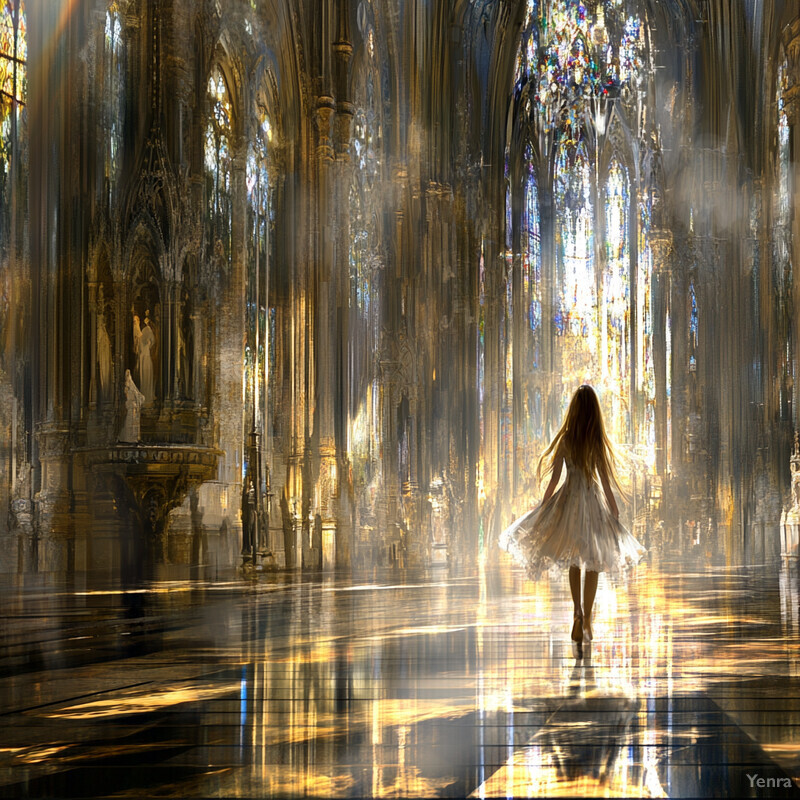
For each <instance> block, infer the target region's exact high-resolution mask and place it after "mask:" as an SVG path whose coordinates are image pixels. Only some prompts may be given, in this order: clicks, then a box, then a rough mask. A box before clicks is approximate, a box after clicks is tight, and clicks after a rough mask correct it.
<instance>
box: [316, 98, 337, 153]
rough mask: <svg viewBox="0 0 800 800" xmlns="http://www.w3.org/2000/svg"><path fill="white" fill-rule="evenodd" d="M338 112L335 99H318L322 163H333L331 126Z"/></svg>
mask: <svg viewBox="0 0 800 800" xmlns="http://www.w3.org/2000/svg"><path fill="white" fill-rule="evenodd" d="M335 111H336V103H335V102H334V99H333V98H332V97H330V96H328V95H322V96H320V97H319V98H317V120H316V121H317V156H318V157H319V158H320V160H322V161H333V158H334V151H333V140H332V130H331V124H332V121H333V115H334V113H335Z"/></svg>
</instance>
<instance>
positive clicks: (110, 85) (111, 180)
mask: <svg viewBox="0 0 800 800" xmlns="http://www.w3.org/2000/svg"><path fill="white" fill-rule="evenodd" d="M122 55H123V54H122V19H121V17H120V13H119V8H118V7H117V4H116V2H114V3H112V4H111V5H110V6H109V8H108V11H107V12H106V23H105V31H104V59H103V61H104V63H103V81H104V84H103V95H104V101H105V109H106V155H105V175H106V180H107V182H108V187H109V193H111V192H113V189H114V186H115V184H116V181H117V179H118V177H119V168H120V160H121V153H122V115H123V105H124V103H123V97H124V96H123V92H124V66H123V57H122Z"/></svg>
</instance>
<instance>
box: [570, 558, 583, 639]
mask: <svg viewBox="0 0 800 800" xmlns="http://www.w3.org/2000/svg"><path fill="white" fill-rule="evenodd" d="M569 588H570V591H571V592H572V603H573V605H574V606H575V613H574V621H573V623H572V640H573V641H574V642H582V641H583V614H582V613H581V570H580V567H575V566H572V567H570V568H569Z"/></svg>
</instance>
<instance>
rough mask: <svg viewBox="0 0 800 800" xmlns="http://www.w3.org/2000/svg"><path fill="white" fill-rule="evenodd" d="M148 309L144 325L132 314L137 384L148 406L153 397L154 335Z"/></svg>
mask: <svg viewBox="0 0 800 800" xmlns="http://www.w3.org/2000/svg"><path fill="white" fill-rule="evenodd" d="M149 313H150V312H149V310H148V311H145V316H144V325H140V322H139V317H138V315H137V314H134V315H133V350H134V352H135V353H136V357H137V358H136V366H137V371H138V373H139V386H141V390H142V394H143V395H144V404H145V405H146V406H149V405H151V404H152V402H153V399H154V398H155V382H154V370H153V353H152V349H153V345H154V344H155V341H156V337H155V334H154V333H153V329H152V328H151V327H150V317H149V316H148V315H149Z"/></svg>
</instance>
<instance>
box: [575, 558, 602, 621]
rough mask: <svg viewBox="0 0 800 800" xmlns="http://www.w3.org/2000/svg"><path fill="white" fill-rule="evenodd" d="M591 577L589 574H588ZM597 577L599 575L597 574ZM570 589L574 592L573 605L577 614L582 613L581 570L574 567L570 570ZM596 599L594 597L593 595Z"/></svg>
mask: <svg viewBox="0 0 800 800" xmlns="http://www.w3.org/2000/svg"><path fill="white" fill-rule="evenodd" d="M586 577H587V578H588V577H589V573H588V572H587V573H586ZM595 577H597V573H596V572H595ZM569 589H570V591H571V592H572V604H573V606H574V607H575V609H574V610H575V613H576V614H580V613H581V568H580V567H575V566H572V567H570V568H569ZM592 597H594V595H592Z"/></svg>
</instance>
